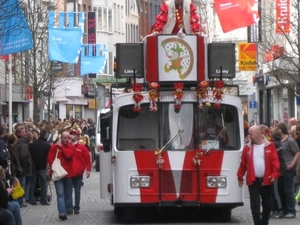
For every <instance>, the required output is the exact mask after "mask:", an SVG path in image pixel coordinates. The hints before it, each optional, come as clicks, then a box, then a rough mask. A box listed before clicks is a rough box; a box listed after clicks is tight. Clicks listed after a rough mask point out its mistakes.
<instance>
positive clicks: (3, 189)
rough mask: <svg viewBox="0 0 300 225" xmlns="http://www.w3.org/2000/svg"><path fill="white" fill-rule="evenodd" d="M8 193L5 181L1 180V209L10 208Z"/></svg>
mask: <svg viewBox="0 0 300 225" xmlns="http://www.w3.org/2000/svg"><path fill="white" fill-rule="evenodd" d="M8 200H9V197H8V193H7V190H6V187H5V184H4V181H2V180H1V178H0V208H3V209H7V206H8Z"/></svg>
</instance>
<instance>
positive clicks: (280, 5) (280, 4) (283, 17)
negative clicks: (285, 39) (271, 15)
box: [275, 0, 291, 34]
mask: <svg viewBox="0 0 300 225" xmlns="http://www.w3.org/2000/svg"><path fill="white" fill-rule="evenodd" d="M290 16H291V12H290V0H276V18H275V23H276V34H287V33H290V31H291V21H290Z"/></svg>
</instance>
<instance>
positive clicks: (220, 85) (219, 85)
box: [213, 80, 225, 108]
mask: <svg viewBox="0 0 300 225" xmlns="http://www.w3.org/2000/svg"><path fill="white" fill-rule="evenodd" d="M224 85H225V83H224V81H222V80H218V81H216V82H215V87H214V90H213V96H214V101H215V104H214V107H215V108H220V107H221V104H220V102H221V101H222V100H223V96H224V90H223V89H224Z"/></svg>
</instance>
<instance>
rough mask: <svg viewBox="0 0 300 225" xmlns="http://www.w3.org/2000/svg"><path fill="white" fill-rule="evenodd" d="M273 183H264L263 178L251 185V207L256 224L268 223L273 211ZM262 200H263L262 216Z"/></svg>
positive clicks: (263, 224) (264, 224) (265, 224)
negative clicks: (261, 209)
mask: <svg viewBox="0 0 300 225" xmlns="http://www.w3.org/2000/svg"><path fill="white" fill-rule="evenodd" d="M272 192H273V185H265V186H263V185H262V178H257V179H256V181H255V182H254V183H253V184H252V185H250V186H249V194H250V207H251V212H252V217H253V221H254V224H255V225H268V224H269V220H270V213H271V198H272ZM260 200H261V202H262V208H263V211H262V216H260Z"/></svg>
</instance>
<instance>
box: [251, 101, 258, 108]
mask: <svg viewBox="0 0 300 225" xmlns="http://www.w3.org/2000/svg"><path fill="white" fill-rule="evenodd" d="M249 108H250V109H257V102H256V101H249Z"/></svg>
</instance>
